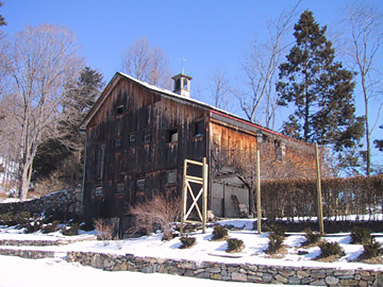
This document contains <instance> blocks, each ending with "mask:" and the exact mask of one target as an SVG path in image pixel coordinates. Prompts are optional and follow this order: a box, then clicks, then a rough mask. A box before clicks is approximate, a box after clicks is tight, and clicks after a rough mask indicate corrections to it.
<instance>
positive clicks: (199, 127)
mask: <svg viewBox="0 0 383 287" xmlns="http://www.w3.org/2000/svg"><path fill="white" fill-rule="evenodd" d="M203 124H204V123H203V121H198V122H195V123H194V126H193V137H200V136H202V135H203V130H204V125H203ZM122 140H123V138H122V137H117V138H116V139H115V147H116V148H119V147H120V146H122ZM150 141H151V130H150V129H146V130H145V131H144V135H143V143H149V142H150ZM135 142H136V133H130V134H129V137H128V143H129V145H135ZM166 142H167V143H175V142H178V129H170V130H168V131H167V135H166Z"/></svg>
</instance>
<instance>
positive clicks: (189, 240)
mask: <svg viewBox="0 0 383 287" xmlns="http://www.w3.org/2000/svg"><path fill="white" fill-rule="evenodd" d="M180 241H181V243H182V246H181V247H180V249H185V248H190V247H192V246H193V245H194V244H195V243H196V238H195V237H189V236H182V237H181V238H180Z"/></svg>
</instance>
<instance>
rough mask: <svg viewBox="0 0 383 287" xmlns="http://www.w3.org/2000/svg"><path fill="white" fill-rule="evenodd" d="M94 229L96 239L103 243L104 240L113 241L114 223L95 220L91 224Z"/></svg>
mask: <svg viewBox="0 0 383 287" xmlns="http://www.w3.org/2000/svg"><path fill="white" fill-rule="evenodd" d="M93 225H94V227H95V228H96V230H97V235H98V237H99V238H100V239H101V240H103V241H105V240H112V239H113V230H114V223H113V222H109V221H107V220H104V219H96V220H95V221H94V222H93Z"/></svg>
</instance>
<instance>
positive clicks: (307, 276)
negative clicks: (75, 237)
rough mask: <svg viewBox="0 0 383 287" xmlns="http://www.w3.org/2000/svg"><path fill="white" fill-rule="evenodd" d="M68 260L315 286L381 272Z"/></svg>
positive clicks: (77, 256)
mask: <svg viewBox="0 0 383 287" xmlns="http://www.w3.org/2000/svg"><path fill="white" fill-rule="evenodd" d="M67 261H68V262H79V263H80V264H82V265H85V266H92V267H94V268H99V269H103V270H108V271H136V272H144V273H156V272H158V273H167V274H175V275H181V276H189V277H196V278H206V279H215V280H223V281H238V282H254V283H273V284H282V285H284V284H295V285H299V284H304V285H313V286H373V284H374V282H375V281H376V279H377V277H378V276H382V275H380V273H381V272H379V271H375V270H364V269H356V270H354V269H352V270H342V269H334V268H322V267H318V268H314V267H287V266H266V265H254V264H232V263H217V262H208V261H203V262H197V261H190V260H175V259H161V258H151V257H135V256H134V255H131V254H126V255H125V256H120V255H115V254H100V253H92V252H69V253H68V254H67Z"/></svg>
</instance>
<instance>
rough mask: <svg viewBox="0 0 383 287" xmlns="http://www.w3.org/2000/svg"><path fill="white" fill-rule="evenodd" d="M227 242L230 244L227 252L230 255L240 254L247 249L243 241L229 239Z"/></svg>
mask: <svg viewBox="0 0 383 287" xmlns="http://www.w3.org/2000/svg"><path fill="white" fill-rule="evenodd" d="M226 242H227V244H228V247H227V249H226V252H228V253H235V252H240V251H241V250H242V249H243V248H244V247H245V245H243V241H242V240H240V239H237V238H229V239H227V240H226Z"/></svg>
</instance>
